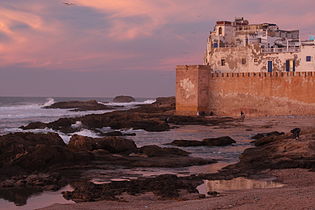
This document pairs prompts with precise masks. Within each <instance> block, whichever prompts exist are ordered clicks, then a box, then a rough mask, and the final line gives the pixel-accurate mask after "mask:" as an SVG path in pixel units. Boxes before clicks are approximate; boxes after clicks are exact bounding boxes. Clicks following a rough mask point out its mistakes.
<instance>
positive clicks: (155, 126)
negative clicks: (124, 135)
mask: <svg viewBox="0 0 315 210" xmlns="http://www.w3.org/2000/svg"><path fill="white" fill-rule="evenodd" d="M132 128H134V129H144V130H146V131H151V132H153V131H155V132H159V131H167V130H169V128H170V127H169V125H168V124H167V123H164V122H160V121H156V120H138V121H135V122H132Z"/></svg>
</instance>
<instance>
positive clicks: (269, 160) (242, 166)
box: [224, 134, 315, 173]
mask: <svg viewBox="0 0 315 210" xmlns="http://www.w3.org/2000/svg"><path fill="white" fill-rule="evenodd" d="M302 137H303V136H302ZM256 145H257V147H255V148H249V149H246V150H245V151H244V152H243V153H242V155H241V156H240V162H239V163H237V164H235V165H230V166H227V167H226V168H224V171H235V172H237V173H240V172H247V173H249V172H252V173H257V171H261V170H265V169H283V168H313V167H314V166H315V141H314V140H313V138H312V137H311V135H309V136H304V137H303V141H302V140H301V141H296V140H294V139H292V138H290V135H289V134H286V135H278V136H277V135H276V136H275V135H271V136H267V137H263V138H261V139H259V140H257V141H256ZM313 146H314V147H313Z"/></svg>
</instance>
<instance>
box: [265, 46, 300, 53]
mask: <svg viewBox="0 0 315 210" xmlns="http://www.w3.org/2000/svg"><path fill="white" fill-rule="evenodd" d="M300 51H301V48H300V47H289V48H287V47H283V48H261V52H263V53H282V52H283V53H286V52H288V53H290V52H300Z"/></svg>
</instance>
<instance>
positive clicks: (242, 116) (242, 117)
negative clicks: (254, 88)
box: [240, 111, 245, 122]
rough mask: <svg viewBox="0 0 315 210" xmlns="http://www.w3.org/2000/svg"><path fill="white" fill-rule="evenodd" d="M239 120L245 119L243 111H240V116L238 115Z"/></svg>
mask: <svg viewBox="0 0 315 210" xmlns="http://www.w3.org/2000/svg"><path fill="white" fill-rule="evenodd" d="M240 120H241V122H244V120H245V113H244V112H243V111H241V117H240Z"/></svg>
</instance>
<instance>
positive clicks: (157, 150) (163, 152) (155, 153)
mask: <svg viewBox="0 0 315 210" xmlns="http://www.w3.org/2000/svg"><path fill="white" fill-rule="evenodd" d="M139 151H140V152H141V153H143V154H146V155H147V156H148V157H160V156H170V155H175V156H188V155H189V154H190V153H189V152H186V151H184V150H181V149H178V148H161V147H159V146H156V145H148V146H144V147H141V148H140V149H139Z"/></svg>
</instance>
